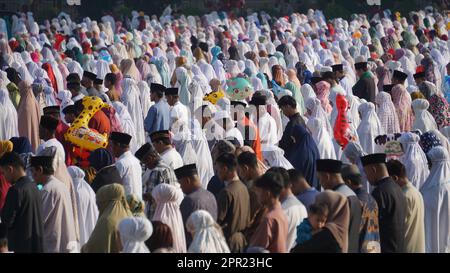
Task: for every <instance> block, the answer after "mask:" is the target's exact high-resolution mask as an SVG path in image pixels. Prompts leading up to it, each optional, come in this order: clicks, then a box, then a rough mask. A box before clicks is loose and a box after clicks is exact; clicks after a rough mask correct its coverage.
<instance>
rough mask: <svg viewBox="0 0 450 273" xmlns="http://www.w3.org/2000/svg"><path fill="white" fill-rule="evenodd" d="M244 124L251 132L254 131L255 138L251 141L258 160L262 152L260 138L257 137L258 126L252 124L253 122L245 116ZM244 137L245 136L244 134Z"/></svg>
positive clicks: (261, 157)
mask: <svg viewBox="0 0 450 273" xmlns="http://www.w3.org/2000/svg"><path fill="white" fill-rule="evenodd" d="M244 126H248V127H250V128H251V129H252V131H253V132H256V137H255V140H254V141H253V145H252V149H253V151H255V154H256V157H257V158H258V159H259V160H261V161H262V160H263V156H262V152H261V139H260V137H259V129H258V127H256V126H255V124H253V122H252V121H251V120H250V119H248V118H247V117H244ZM244 138H246V136H244Z"/></svg>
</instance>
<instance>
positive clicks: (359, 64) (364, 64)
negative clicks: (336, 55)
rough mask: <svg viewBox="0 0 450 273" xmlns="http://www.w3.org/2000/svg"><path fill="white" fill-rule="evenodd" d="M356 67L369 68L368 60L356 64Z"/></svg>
mask: <svg viewBox="0 0 450 273" xmlns="http://www.w3.org/2000/svg"><path fill="white" fill-rule="evenodd" d="M355 69H356V70H358V69H367V62H360V63H356V64H355Z"/></svg>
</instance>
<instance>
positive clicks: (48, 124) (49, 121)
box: [39, 115, 59, 131]
mask: <svg viewBox="0 0 450 273" xmlns="http://www.w3.org/2000/svg"><path fill="white" fill-rule="evenodd" d="M58 123H59V120H57V119H55V118H54V117H52V116H47V115H44V116H42V117H41V121H40V122H39V125H41V126H42V127H43V128H45V129H47V130H50V131H55V130H56V127H58Z"/></svg>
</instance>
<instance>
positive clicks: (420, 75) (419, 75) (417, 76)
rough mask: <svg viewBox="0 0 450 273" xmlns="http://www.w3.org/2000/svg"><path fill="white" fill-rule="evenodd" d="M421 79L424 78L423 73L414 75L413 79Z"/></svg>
mask: <svg viewBox="0 0 450 273" xmlns="http://www.w3.org/2000/svg"><path fill="white" fill-rule="evenodd" d="M421 78H425V72H418V73H416V74H414V79H421Z"/></svg>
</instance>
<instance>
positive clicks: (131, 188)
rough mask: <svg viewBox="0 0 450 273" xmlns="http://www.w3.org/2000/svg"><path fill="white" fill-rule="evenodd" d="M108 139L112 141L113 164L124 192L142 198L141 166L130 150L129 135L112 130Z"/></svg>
mask: <svg viewBox="0 0 450 273" xmlns="http://www.w3.org/2000/svg"><path fill="white" fill-rule="evenodd" d="M109 139H110V140H111V143H112V149H113V154H114V156H115V157H116V158H117V161H116V164H115V165H116V168H117V171H119V174H120V178H122V183H123V187H124V189H125V194H126V195H129V194H134V195H136V196H137V198H139V199H141V200H142V167H141V163H140V162H139V160H138V159H137V158H136V157H135V156H134V155H133V154H132V153H131V151H130V141H131V136H130V135H128V134H125V133H119V132H112V133H111V135H110V136H109Z"/></svg>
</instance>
